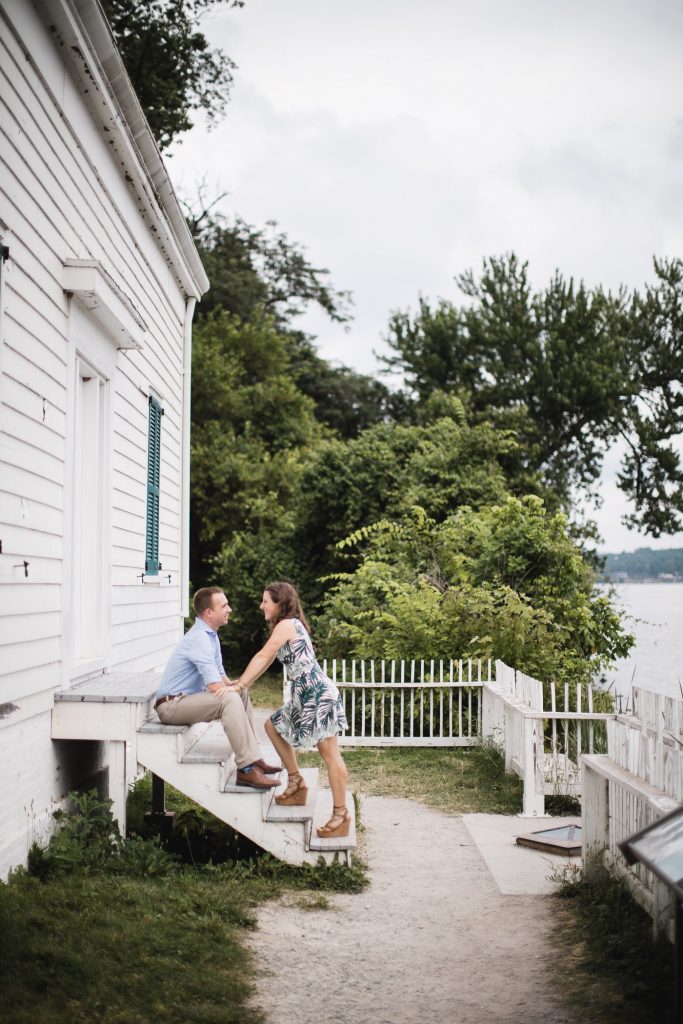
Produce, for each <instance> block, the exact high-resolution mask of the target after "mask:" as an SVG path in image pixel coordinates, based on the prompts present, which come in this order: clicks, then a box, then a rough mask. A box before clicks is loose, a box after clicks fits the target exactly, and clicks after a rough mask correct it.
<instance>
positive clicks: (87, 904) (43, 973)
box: [0, 782, 368, 1024]
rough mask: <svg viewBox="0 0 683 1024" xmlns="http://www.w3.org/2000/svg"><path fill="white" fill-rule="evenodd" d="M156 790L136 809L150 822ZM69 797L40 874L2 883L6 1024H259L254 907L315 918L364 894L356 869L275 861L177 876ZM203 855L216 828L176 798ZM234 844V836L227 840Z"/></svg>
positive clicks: (105, 805)
mask: <svg viewBox="0 0 683 1024" xmlns="http://www.w3.org/2000/svg"><path fill="white" fill-rule="evenodd" d="M148 796H149V785H148V784H147V783H144V782H143V783H142V784H141V785H140V786H139V787H137V792H136V793H134V794H133V797H132V798H131V817H132V819H135V816H136V815H137V817H138V819H141V818H142V813H143V808H146V806H147V798H148ZM72 797H74V810H73V811H72V812H71V813H70V814H68V815H66V816H64V818H63V821H62V827H61V831H60V833H59V835H58V836H56V837H55V838H54V839H53V840H52V841H51V843H50V844H49V846H48V848H47V850H39V849H38V848H37V847H34V848H33V849H32V851H31V855H30V857H29V864H30V866H31V869H32V871H33V872H36V873H37V875H36V874H30V873H29V872H26V871H19V872H17V873H16V874H15V875H14V877H12V878H11V879H10V881H9V883H8V884H1V883H0V1020H2V1022H3V1024H91V1022H97V1024H148V1022H150V1024H151V1022H153V1021H154V1022H157V1021H158V1022H165V1024H233V1022H235V1024H236V1022H238V1021H239V1022H241V1024H260V1022H261V1021H262V1016H261V1014H260V1013H259V1012H258V1011H255V1010H253V1009H251V1008H249V1007H248V1006H247V999H248V996H249V993H250V991H251V988H252V983H253V976H254V970H255V966H254V964H253V963H252V959H251V957H250V954H249V952H248V950H247V948H246V945H245V930H247V929H249V928H252V927H253V926H254V925H255V922H256V916H255V910H256V908H257V906H258V904H259V903H261V902H262V901H264V900H266V899H272V898H273V897H277V896H279V895H281V894H283V893H286V892H289V891H291V893H292V894H296V896H295V898H296V899H297V900H298V901H299V904H300V905H301V906H305V909H309V910H324V909H328V908H331V907H332V904H330V903H329V901H328V899H327V897H326V896H325V893H329V892H351V893H357V892H360V891H361V890H362V889H363V888H364V887H365V885H367V881H368V880H367V875H366V871H365V865H363V864H362V862H360V861H356V862H355V863H354V864H353V866H352V867H350V868H347V867H345V866H344V865H342V864H341V863H332V864H329V865H320V866H318V867H312V866H310V865H304V866H303V867H301V868H296V867H290V866H289V865H286V864H282V863H281V862H280V861H277V860H275V859H274V858H273V857H270V856H269V855H268V854H261V855H260V856H258V857H256V858H254V859H250V860H228V861H226V862H225V863H222V864H218V865H217V864H214V863H208V864H206V865H205V866H204V867H194V866H187V865H185V866H183V865H180V864H179V863H178V862H177V860H174V859H172V858H170V857H169V856H168V855H167V854H166V853H164V852H163V851H161V850H160V849H159V847H158V845H157V844H156V843H155V842H152V841H150V840H149V839H144V838H142V837H140V836H138V837H136V838H132V839H130V840H128V841H126V842H125V843H122V842H121V841H120V840H119V839H117V833H116V830H115V827H114V825H113V821H112V819H111V812H110V810H109V802H103V801H101V800H99V798H97V796H96V794H94V793H92V794H88V795H87V796H83V797H75V795H74V794H72ZM168 798H169V804H171V805H173V804H176V805H177V806H179V807H180V808H181V810H180V811H179V815H178V817H179V819H180V818H181V814H185V815H186V818H187V820H188V821H190V822H191V825H192V829H194V830H195V832H196V835H195V839H197V841H201V840H202V839H203V838H204V833H205V832H206V831H207V829H208V830H209V831H211V838H210V844H209V845H210V846H212V845H216V844H219V845H220V843H221V842H223V844H224V839H225V834H224V833H222V832H221V829H225V828H226V826H223V825H222V823H219V822H216V821H215V819H211V816H210V815H207V813H206V812H205V811H203V809H201V808H197V807H195V806H193V805H190V804H189V801H187V800H186V799H185V798H184V797H182V796H181V794H178V793H177V792H175V791H173V790H171V791H170V793H169V794H168ZM228 831H229V830H228Z"/></svg>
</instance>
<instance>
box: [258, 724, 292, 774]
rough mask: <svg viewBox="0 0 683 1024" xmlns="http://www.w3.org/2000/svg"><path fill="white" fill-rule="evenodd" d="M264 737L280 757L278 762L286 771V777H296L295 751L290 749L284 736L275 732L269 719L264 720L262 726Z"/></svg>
mask: <svg viewBox="0 0 683 1024" xmlns="http://www.w3.org/2000/svg"><path fill="white" fill-rule="evenodd" d="M264 728H265V730H266V735H267V737H268V739H269V740H270V742H271V743H272V744H273V746H274V747H275V749H276V751H277V752H278V754H279V755H280V760H281V761H282V763H283V765H284V766H285V768H286V769H287V775H297V774H298V772H299V765H298V764H297V760H296V751H295V750H294V747H291V746H290V745H289V743H288V742H287V740H286V739H285V738H284V736H281V735H280V733H279V732H278V731H277V729H276V728H275V726H274V725H273V723H272V722H271V720H270V718H267V719H266V723H265V726H264Z"/></svg>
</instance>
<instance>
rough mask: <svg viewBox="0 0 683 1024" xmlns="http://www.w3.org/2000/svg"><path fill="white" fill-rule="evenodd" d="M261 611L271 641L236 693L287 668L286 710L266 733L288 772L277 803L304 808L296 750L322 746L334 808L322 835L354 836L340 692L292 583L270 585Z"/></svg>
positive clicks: (270, 723)
mask: <svg viewBox="0 0 683 1024" xmlns="http://www.w3.org/2000/svg"><path fill="white" fill-rule="evenodd" d="M261 611H262V612H263V615H264V618H265V620H266V622H267V623H268V626H269V628H270V638H269V640H268V642H267V643H266V644H265V646H264V647H262V648H261V650H260V651H259V652H258V654H255V655H254V657H253V658H252V659H251V661H250V662H249V664H248V665H247V668H246V669H245V671H244V673H243V674H242V676H241V677H240V679H239V681H238V683H237V688H238V689H239V690H244V689H246V687H248V686H251V685H252V684H253V683H254V682H255V681H256V680H257V679H258V678H259V677H260V676H262V675H263V673H264V672H265V671H266V669H268V668H269V667H270V666H271V665H272V663H273V661H274V660H275V658H276V657H277V658H278V660H279V661H281V662H282V663H283V665H284V666H285V670H286V672H287V681H288V684H289V690H288V693H287V697H286V700H285V703H284V706H283V707H281V708H280V709H279V711H276V712H275V713H274V714H273V715H272V716H271V717H270V719H269V720H268V721H267V722H266V733H267V734H268V738H269V739H270V741H271V742H272V744H273V746H274V747H275V749H276V750H277V752H278V754H279V755H280V757H281V759H282V763H283V764H284V766H285V768H286V769H287V788H286V789H285V791H284V792H283V793H282V795H281V796H276V797H275V800H276V802H277V803H278V804H280V805H281V806H289V807H292V806H295V807H299V806H303V805H304V804H305V803H306V796H307V793H308V789H307V787H306V784H305V782H304V779H303V776H302V775H301V773H300V771H299V766H298V764H297V760H296V752H295V750H294V748H295V747H312V746H317V748H318V753H319V754H320V756H321V757H322V759H323V761H324V762H325V764H326V766H327V774H328V777H329V780H330V788H331V790H332V799H333V801H334V807H333V810H332V817H331V818H330V820H329V821H328V822H327V824H326V825H323V826H322V828H319V829H318V830H317V832H318V835H319V836H320V837H321V838H323V839H333V838H337V837H341V836H347V835H348V834H349V826H350V817H349V812H348V809H347V807H346V783H347V778H348V776H347V771H346V765H345V764H344V760H343V758H342V756H341V753H340V752H339V743H338V741H337V736H338V735H339V733H340V732H342V731H343V730H344V729H346V728H347V723H346V715H345V714H344V705H343V703H342V699H341V695H340V693H339V690H338V689H337V687H336V686H335V685H334V683H333V682H332V680H331V679H328V677H327V676H326V675H325V673H324V672H323V670H322V669H321V667H320V665H319V664H318V662H317V660H316V657H315V652H314V650H313V645H312V643H311V638H310V636H309V630H310V627H309V625H308V622H307V621H306V618H305V616H304V611H303V608H302V607H301V600H300V598H299V595H298V593H297V592H296V590H295V588H294V587H293V586H292V584H291V583H269V584H268V586H267V587H266V589H265V590H264V592H263V600H262V601H261Z"/></svg>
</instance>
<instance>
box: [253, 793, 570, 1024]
mask: <svg viewBox="0 0 683 1024" xmlns="http://www.w3.org/2000/svg"><path fill="white" fill-rule="evenodd" d="M361 814H362V821H363V824H364V826H365V834H364V840H363V844H364V856H365V858H366V859H367V861H368V863H369V864H370V878H371V884H370V886H369V887H368V889H366V890H365V891H364V892H362V893H361V894H360V895H356V896H350V895H334V894H333V895H331V896H330V902H331V903H332V904H333V905H334V909H333V910H320V911H314V912H313V911H307V910H302V909H300V908H299V907H297V906H296V905H293V904H292V897H291V896H290V897H288V900H289V905H288V904H287V902H279V903H271V904H267V905H265V906H264V907H263V908H262V909H261V910H260V911H259V929H258V931H257V932H256V933H255V934H254V936H253V938H252V940H251V944H252V948H253V949H254V951H255V953H256V956H257V962H258V964H259V965H260V973H259V979H258V984H257V992H256V996H255V998H254V1004H255V1005H256V1006H258V1007H259V1008H261V1009H262V1010H263V1011H264V1012H265V1014H266V1016H267V1018H268V1020H269V1021H270V1022H271V1024H365V1022H366V1021H371V1022H372V1024H551V1022H552V1024H574V1022H573V1018H572V1017H571V1016H569V1015H567V1013H566V1011H563V1010H561V1009H559V1008H558V1007H557V1005H556V1004H555V1003H554V998H553V993H554V989H555V986H554V984H553V974H554V973H555V972H556V970H557V969H558V964H557V962H556V961H555V959H554V954H553V952H552V950H551V948H550V946H549V943H548V933H549V929H550V928H551V927H552V922H553V909H552V907H553V897H551V896H502V895H501V894H500V893H499V891H498V890H497V889H496V887H495V885H494V883H493V879H492V878H491V875H490V873H489V871H488V868H487V867H486V865H485V863H484V861H483V860H482V859H481V856H480V854H479V852H478V851H477V848H476V847H475V846H474V845H473V842H472V839H471V838H470V836H469V833H468V832H467V830H466V829H465V827H464V825H463V824H462V821H461V820H460V819H458V818H455V817H447V816H446V815H443V814H439V813H438V812H436V811H431V810H429V809H428V808H426V807H423V806H422V805H420V804H417V803H415V802H413V801H409V800H396V799H389V798H382V797H367V798H365V799H364V801H363V806H362V812H361Z"/></svg>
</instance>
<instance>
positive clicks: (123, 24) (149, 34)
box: [102, 0, 244, 149]
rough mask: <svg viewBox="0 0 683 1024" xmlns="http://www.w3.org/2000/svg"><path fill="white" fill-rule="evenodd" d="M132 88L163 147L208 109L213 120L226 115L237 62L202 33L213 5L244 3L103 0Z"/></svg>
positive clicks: (228, 0)
mask: <svg viewBox="0 0 683 1024" xmlns="http://www.w3.org/2000/svg"><path fill="white" fill-rule="evenodd" d="M102 2H103V6H104V10H105V13H106V15H107V17H108V19H109V23H110V25H111V29H112V32H113V33H114V38H115V39H116V44H117V46H118V48H119V52H120V53H121V56H122V57H123V61H124V64H125V65H126V70H127V71H128V74H129V76H130V79H131V82H132V83H133V88H134V89H135V92H136V93H137V96H138V99H139V100H140V103H141V105H142V109H143V110H144V112H145V116H146V117H147V120H148V122H149V126H150V128H151V129H152V134H153V135H154V137H155V139H156V141H157V144H158V145H159V148H160V149H165V148H166V147H167V146H169V145H170V144H171V143H172V142H173V140H174V139H175V138H176V137H177V136H178V135H180V134H182V132H185V131H187V130H188V128H191V127H192V114H193V113H194V112H195V111H197V110H203V111H204V112H205V114H206V115H207V116H208V118H209V121H210V122H215V121H217V120H218V119H219V118H220V117H221V116H222V115H223V113H224V111H225V106H226V103H227V102H228V97H229V95H230V88H231V86H232V81H233V71H234V70H235V64H234V63H233V62H232V61H231V60H230V58H229V57H228V56H227V54H225V53H223V52H222V51H221V50H217V49H211V47H210V46H209V43H208V41H207V39H206V37H205V36H204V34H203V33H202V32H201V31H200V19H201V16H202V15H203V14H204V13H205V12H206V11H207V10H208V9H209V8H211V7H218V6H220V5H222V6H225V7H243V6H244V0H102Z"/></svg>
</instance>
